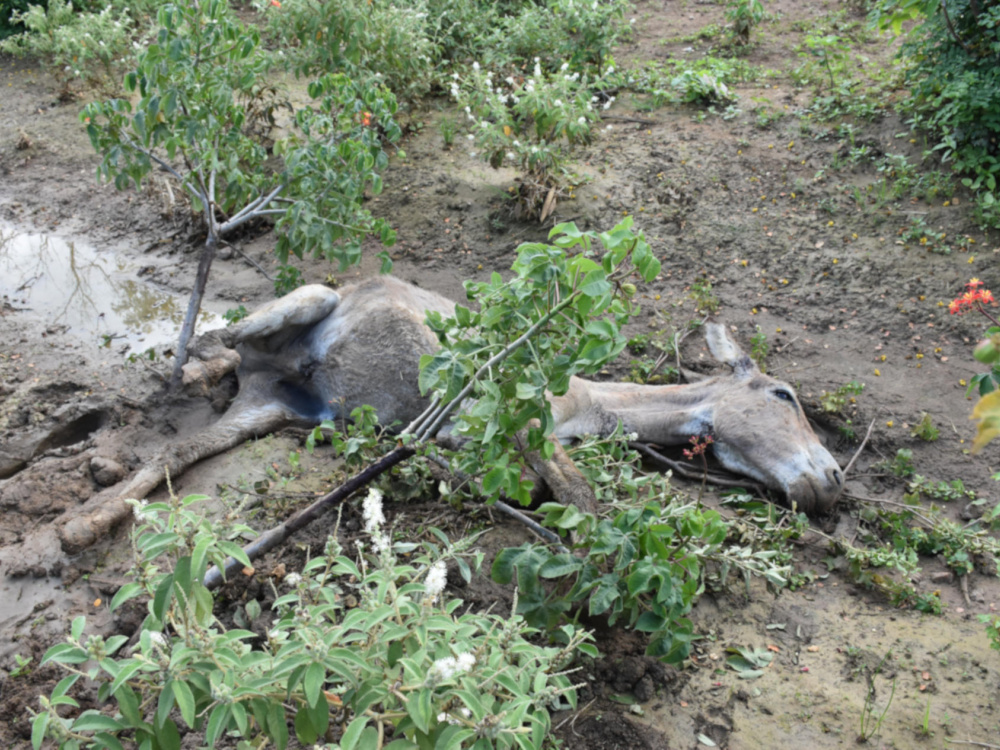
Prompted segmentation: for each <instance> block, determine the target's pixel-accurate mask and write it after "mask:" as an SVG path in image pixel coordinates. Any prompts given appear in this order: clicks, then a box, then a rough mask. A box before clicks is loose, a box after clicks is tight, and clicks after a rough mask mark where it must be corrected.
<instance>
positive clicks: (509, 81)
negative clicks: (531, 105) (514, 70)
mask: <svg viewBox="0 0 1000 750" xmlns="http://www.w3.org/2000/svg"><path fill="white" fill-rule="evenodd" d="M504 80H505V81H506V82H507V85H508V86H513V85H514V76H507V77H506V78H504Z"/></svg>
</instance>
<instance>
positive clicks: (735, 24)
mask: <svg viewBox="0 0 1000 750" xmlns="http://www.w3.org/2000/svg"><path fill="white" fill-rule="evenodd" d="M726 20H727V21H729V27H730V31H731V32H732V35H733V41H734V42H735V43H736V44H739V45H744V46H745V45H747V44H750V32H751V31H753V29H755V28H756V27H757V26H760V24H761V22H762V21H763V20H764V4H763V3H762V2H761V0H729V4H728V6H727V7H726Z"/></svg>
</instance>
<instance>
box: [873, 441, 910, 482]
mask: <svg viewBox="0 0 1000 750" xmlns="http://www.w3.org/2000/svg"><path fill="white" fill-rule="evenodd" d="M873 468H878V469H882V470H885V471H888V472H889V473H890V474H892V475H893V476H894V477H899V478H900V479H906V478H908V477H912V476H913V475H914V473H915V471H916V470H915V469H914V467H913V451H911V450H910V449H909V448H900V449H899V450H897V451H896V455H895V456H893V457H892V460H891V461H890V460H888V459H887V460H885V461H883V462H881V463H878V464H875V466H874V467H873Z"/></svg>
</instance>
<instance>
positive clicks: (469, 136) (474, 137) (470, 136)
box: [465, 133, 476, 141]
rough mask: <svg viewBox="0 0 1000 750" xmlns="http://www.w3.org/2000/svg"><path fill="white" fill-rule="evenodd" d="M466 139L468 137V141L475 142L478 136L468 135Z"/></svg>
mask: <svg viewBox="0 0 1000 750" xmlns="http://www.w3.org/2000/svg"><path fill="white" fill-rule="evenodd" d="M465 137H466V138H468V139H469V140H470V141H474V140H476V136H474V135H473V134H472V133H469V134H468V135H467V136H465Z"/></svg>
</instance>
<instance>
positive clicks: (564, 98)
mask: <svg viewBox="0 0 1000 750" xmlns="http://www.w3.org/2000/svg"><path fill="white" fill-rule="evenodd" d="M598 87H600V81H599V80H591V79H590V78H589V77H588V76H586V75H581V74H580V73H579V72H574V73H571V72H569V63H563V65H562V67H561V68H560V70H559V71H558V72H557V73H553V74H549V73H546V72H545V71H544V70H543V69H542V66H541V60H540V58H536V59H535V62H534V69H533V73H532V75H531V76H529V77H527V78H521V77H514V76H513V75H508V76H506V77H505V78H502V79H500V76H499V75H497V76H495V75H494V73H493V72H492V71H487V70H484V69H481V68H480V66H479V64H478V63H473V69H472V71H471V72H470V73H469V74H468V75H467V76H466V77H465V78H462V77H460V76H459V74H458V73H455V74H454V80H453V81H452V84H451V95H452V97H453V98H454V99H455V100H456V101H457V102H458V103H459V104H460V105H462V106H464V108H465V114H466V117H467V118H468V120H469V123H470V131H471V132H469V134H468V136H467V137H468V139H469V140H470V141H472V142H473V143H474V144H475V147H476V149H477V151H478V152H479V153H481V155H482V158H483V159H484V160H485V161H487V162H489V164H490V166H492V167H494V168H497V167H500V166H501V165H505V164H506V165H507V166H511V167H514V168H515V169H517V170H518V172H519V173H520V178H519V179H520V183H521V184H520V187H519V188H518V189H517V190H516V201H515V209H514V213H515V215H516V216H518V217H519V218H522V217H523V218H537V219H539V220H540V221H545V219H546V218H548V216H550V215H551V213H552V211H553V210H554V209H555V205H556V201H557V198H558V196H559V195H560V194H565V193H567V192H569V193H571V192H572V190H571V189H570V190H567V182H568V179H567V178H568V173H567V171H566V167H565V157H566V154H567V151H568V150H569V149H571V148H572V147H573V146H574V145H576V144H581V143H589V142H590V141H591V139H592V138H593V137H594V126H595V125H596V123H597V122H598V120H599V112H600V110H601V109H608V108H609V107H610V106H611V104H612V103H613V102H614V97H609V98H605V99H603V100H602V99H601V98H599V97H597V96H595V95H594V94H592V93H591V89H593V88H598ZM564 144H565V145H564ZM512 191H513V189H512Z"/></svg>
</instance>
